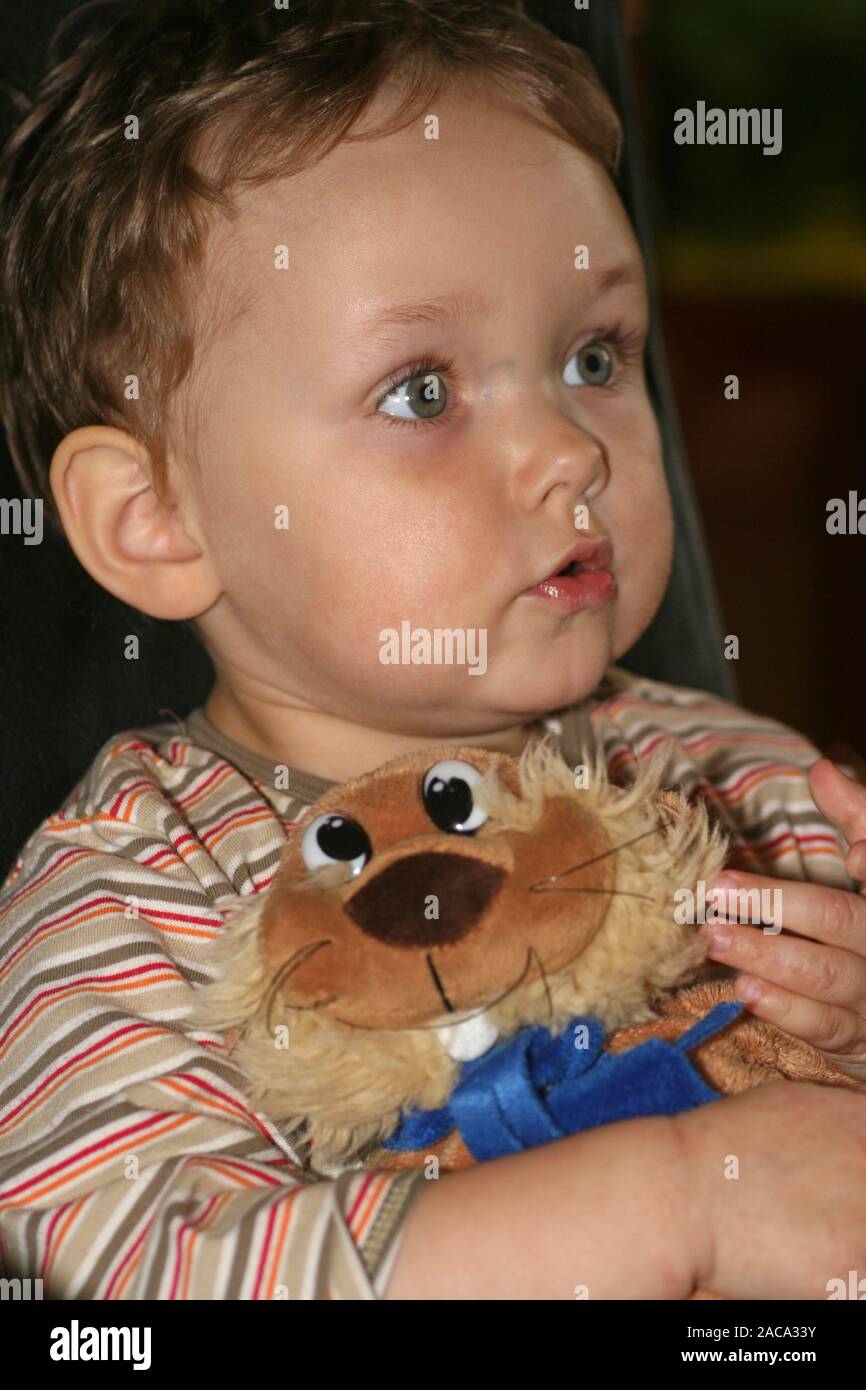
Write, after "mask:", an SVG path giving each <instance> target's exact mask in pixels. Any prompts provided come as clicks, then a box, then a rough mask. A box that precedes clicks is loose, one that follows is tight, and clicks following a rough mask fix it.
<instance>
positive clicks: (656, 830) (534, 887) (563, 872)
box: [529, 825, 663, 901]
mask: <svg viewBox="0 0 866 1390" xmlns="http://www.w3.org/2000/svg"><path fill="white" fill-rule="evenodd" d="M662 829H663V827H662V826H660V825H656V826H653V828H652V830H645V831H644V832H643V834H642V835H635V837H634V839H632V840H625V841H624V843H623V844H621V845H614V846H613V848H612V849H606V850H605V851H604V853H603V854H594V855H593V857H592V858H591V859H584V861H583V863H581V864H574V865H572V867H571V868H570V869H560V871H559V873H557V874H549V875H548V877H547V878H540V879H539V880H538V882H537V883H532V884H530V886H529V891H530V893H536V892H541V891H542V884H545V883H555V882H556V880H557V879H558V878H567V877H568V875H569V874H576V873H577V871H578V869H585V868H587V866H588V865H589V864H598V863H599V862H600V861H601V860H602V859H609V858H610V856H611V855H612V854H619V852H620V850H621V849H628V847H629V845H634V844H637V842H638V840H644V839H646V837H647V835H658V834H660V833H661V831H662ZM598 891H599V892H604V891H606V890H604V889H599V890H598ZM636 896H638V897H641V896H642V895H641V894H637V895H636ZM650 901H652V899H650Z"/></svg>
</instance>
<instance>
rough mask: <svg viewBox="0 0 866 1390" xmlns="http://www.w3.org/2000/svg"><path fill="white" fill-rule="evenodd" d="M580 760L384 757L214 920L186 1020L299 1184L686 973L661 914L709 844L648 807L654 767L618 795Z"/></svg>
mask: <svg viewBox="0 0 866 1390" xmlns="http://www.w3.org/2000/svg"><path fill="white" fill-rule="evenodd" d="M585 756H586V758H587V762H586V763H585V764H584V765H583V771H582V774H581V777H580V778H579V779H578V778H576V777H575V770H574V769H573V768H571V767H569V765H568V763H567V762H565V760H564V759H563V757H562V756H561V754H560V753H559V752H558V751H557V750H556V749H555V748H552V747H551V746H550V745H549V744H548V743H547V742H545V741H540V742H534V743H532V744H530V745H528V746H527V748H526V749H525V750H524V753H523V754H522V755H521V758H520V759H519V760H518V761H515V760H514V759H512V758H509V757H506V756H505V755H504V754H499V753H491V752H487V751H485V750H480V749H477V748H452V747H445V748H439V749H427V750H424V751H416V752H414V753H411V754H407V755H406V756H405V757H402V758H396V759H394V760H393V761H392V762H389V763H386V764H385V765H384V766H383V767H380V768H378V769H377V770H376V771H375V772H371V773H368V774H367V775H365V776H362V777H358V778H356V779H355V780H354V781H352V782H348V783H347V784H346V785H345V786H341V787H334V788H332V789H331V790H329V791H328V792H327V793H326V795H325V796H324V797H322V798H321V799H320V800H319V801H318V802H316V804H315V806H313V807H311V808H310V810H309V811H308V812H307V813H306V815H305V816H304V817H303V818H302V819H301V820H300V821H299V822H298V824H297V825H296V826H294V827H293V829H292V832H291V834H290V835H289V838H288V840H287V842H286V847H285V851H284V854H283V858H282V860H281V863H280V867H279V870H278V872H277V874H276V876H275V877H274V880H273V883H272V884H271V885H270V887H269V888H268V890H267V891H266V892H263V893H258V894H256V895H254V896H253V897H251V898H245V899H244V900H243V902H242V903H241V904H239V905H238V910H237V912H236V913H233V914H232V915H231V917H230V920H229V921H228V923H227V927H226V930H225V932H224V933H223V936H222V937H221V938H220V939H219V940H218V941H217V942H216V943H215V945H214V955H215V959H214V965H215V967H216V974H215V977H214V979H213V981H212V982H211V983H210V984H209V985H208V986H207V987H205V989H203V990H201V991H199V992H198V996H197V1004H196V1009H195V1013H196V1016H197V1019H198V1021H199V1022H201V1023H202V1024H203V1025H204V1026H209V1027H215V1028H217V1029H218V1030H219V1031H220V1032H222V1033H224V1034H226V1035H229V1033H231V1034H232V1041H231V1049H232V1055H233V1056H234V1057H235V1058H236V1060H237V1062H238V1064H239V1065H240V1067H241V1068H242V1070H243V1071H244V1073H245V1074H246V1077H247V1085H248V1087H249V1091H250V1095H251V1097H252V1098H253V1099H254V1100H255V1101H256V1103H257V1104H258V1105H260V1106H261V1108H262V1109H263V1110H265V1111H266V1112H267V1113H268V1114H270V1115H271V1116H273V1117H274V1118H275V1119H277V1120H280V1121H287V1122H289V1123H290V1124H291V1125H292V1127H293V1130H294V1129H295V1128H296V1127H298V1126H300V1127H301V1129H302V1131H303V1133H304V1134H305V1135H306V1136H307V1137H308V1138H309V1140H310V1142H311V1145H312V1149H313V1152H314V1162H315V1165H316V1166H317V1168H318V1170H319V1171H321V1172H327V1171H330V1170H331V1166H332V1165H334V1164H336V1165H338V1166H339V1164H342V1163H344V1162H345V1161H347V1160H349V1159H353V1158H354V1157H355V1156H357V1155H358V1154H361V1153H365V1152H369V1151H370V1145H371V1144H373V1143H375V1142H377V1141H381V1139H383V1138H385V1137H386V1136H387V1135H389V1134H390V1133H391V1132H392V1131H393V1129H394V1127H395V1126H396V1125H397V1123H398V1121H399V1118H400V1115H401V1114H405V1113H406V1112H407V1111H408V1110H412V1109H419V1108H420V1109H421V1110H430V1109H436V1108H437V1107H439V1106H441V1105H443V1104H444V1103H445V1101H446V1100H447V1099H448V1097H449V1096H450V1094H451V1091H452V1088H453V1086H454V1085H455V1082H456V1080H457V1077H458V1075H459V1073H460V1069H461V1066H462V1064H464V1063H467V1062H471V1061H472V1060H473V1059H475V1058H479V1057H482V1056H483V1055H484V1054H485V1053H486V1052H487V1051H488V1049H490V1048H491V1047H493V1046H494V1045H495V1044H496V1043H497V1042H499V1041H503V1042H504V1041H507V1040H508V1039H509V1038H511V1037H512V1036H513V1035H514V1034H515V1033H517V1032H518V1031H519V1030H520V1029H522V1028H524V1027H526V1026H530V1025H538V1024H541V1025H543V1026H544V1027H546V1028H547V1029H548V1030H549V1031H552V1032H555V1031H556V1030H561V1029H563V1028H565V1027H566V1026H567V1025H568V1023H569V1022H570V1021H571V1020H573V1019H575V1018H578V1017H581V1016H583V1017H585V1016H588V1015H589V1016H592V1017H594V1018H596V1019H598V1020H599V1022H600V1023H601V1024H602V1025H603V1026H604V1028H605V1029H608V1030H610V1029H614V1028H619V1027H622V1026H623V1025H626V1024H632V1023H637V1022H639V1021H641V1020H642V1019H647V1018H650V1017H652V1016H653V1009H652V1007H651V1001H652V999H653V998H654V997H657V996H658V995H659V994H660V993H661V992H663V991H665V990H668V989H670V988H671V987H672V986H674V985H675V984H677V983H679V982H680V981H681V980H682V979H684V978H685V977H686V975H687V974H688V973H689V971H690V970H692V969H693V968H694V967H695V966H696V965H697V964H698V963H699V962H700V961H702V960H703V957H704V954H705V944H704V942H703V938H700V937H698V936H697V935H696V934H695V932H694V930H693V928H691V927H689V926H688V925H685V924H683V922H682V920H681V919H678V916H677V914H676V912H675V910H674V909H675V903H674V898H673V895H674V893H675V891H676V889H678V888H682V887H691V886H693V885H694V884H695V883H696V881H698V880H700V879H702V878H703V879H705V880H706V881H707V882H710V881H712V880H713V879H714V878H715V876H716V874H717V873H718V870H719V868H720V867H721V863H722V860H723V858H724V836H723V835H722V833H721V832H720V831H719V830H718V828H717V827H711V826H710V825H709V823H708V817H707V812H706V808H705V807H703V806H702V805H697V806H694V807H689V805H688V804H687V803H686V802H685V801H684V800H683V798H682V797H681V796H679V795H678V794H677V793H674V792H669V791H665V790H663V787H662V780H661V779H662V776H663V772H664V764H665V760H666V758H667V753H666V752H665V750H664V748H661V747H660V748H658V749H656V750H655V751H654V752H653V753H652V754H651V755H650V756H649V757H648V758H647V759H645V760H643V761H642V762H641V763H640V764H639V765H638V767H637V768H636V770H635V775H634V777H633V778H632V779H631V780H630V781H629V783H628V785H627V786H626V787H620V786H617V785H615V784H614V783H612V782H611V781H610V780H609V778H608V775H607V768H606V763H605V758H604V753H603V750H602V749H601V748H600V747H596V746H595V745H593V746H591V747H589V748H587V749H586V752H585ZM584 774H585V775H584ZM234 1030H237V1032H235V1031H234Z"/></svg>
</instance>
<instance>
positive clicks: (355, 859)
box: [260, 748, 615, 1030]
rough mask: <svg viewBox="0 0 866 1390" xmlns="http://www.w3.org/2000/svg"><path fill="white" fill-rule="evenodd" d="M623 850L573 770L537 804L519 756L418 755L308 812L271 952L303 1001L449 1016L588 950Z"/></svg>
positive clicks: (320, 1008)
mask: <svg viewBox="0 0 866 1390" xmlns="http://www.w3.org/2000/svg"><path fill="white" fill-rule="evenodd" d="M563 766H564V765H563ZM485 774H486V775H485ZM569 775H570V773H569ZM569 791H570V794H568V792H569ZM612 849H613V846H612V844H611V839H610V835H609V833H608V830H607V829H606V827H605V825H604V823H603V822H602V821H601V820H600V819H599V817H597V816H594V815H593V814H592V812H591V811H590V809H589V805H588V802H587V803H584V802H583V801H582V800H581V797H580V793H579V792H577V793H576V792H575V790H574V786H573V781H572V785H571V787H570V788H568V789H566V787H565V786H564V785H563V786H562V788H561V794H559V795H557V794H553V795H551V794H550V793H549V791H548V793H547V794H546V795H545V797H544V799H543V801H542V802H540V803H538V804H536V805H535V806H533V807H530V805H529V803H528V801H527V799H526V798H525V797H524V795H523V793H522V789H521V782H520V779H519V777H518V773H517V764H516V763H514V762H513V760H512V759H510V758H508V757H505V756H504V755H500V754H495V753H488V752H485V751H483V750H479V749H474V748H459V749H454V748H447V749H441V750H433V751H432V752H428V753H426V754H424V755H419V754H418V753H413V754H411V755H408V756H407V757H405V758H401V759H395V760H394V761H392V762H390V763H388V764H387V765H386V766H385V767H384V768H382V769H380V770H379V771H378V772H376V773H373V774H371V775H369V776H367V777H364V778H358V779H356V781H355V782H351V783H349V784H347V785H346V786H342V787H335V788H333V789H331V790H330V791H329V792H328V793H327V794H326V795H325V796H324V797H323V798H322V799H321V800H320V801H318V802H317V803H316V805H315V806H314V807H312V808H311V809H310V811H308V813H307V814H306V816H305V817H304V818H303V819H302V820H301V821H299V823H298V825H297V826H296V827H295V828H294V830H293V832H292V835H291V838H290V841H289V843H288V845H287V849H286V855H285V858H284V860H283V863H282V864H281V867H280V870H279V873H278V874H277V877H276V878H275V880H274V883H273V885H272V887H271V889H270V890H269V893H268V896H267V902H266V905H265V907H264V909H263V912H262V917H261V923H260V933H261V935H260V940H261V950H262V956H263V959H264V961H265V963H266V965H267V968H268V970H269V972H270V973H271V976H272V978H274V979H275V980H276V979H279V989H280V994H281V996H282V999H283V1001H284V1003H285V1004H286V1005H288V1006H289V1007H290V1008H297V1009H311V1010H315V1011H316V1012H317V1014H319V1015H320V1016H327V1017H329V1018H332V1019H334V1020H336V1021H338V1022H340V1023H345V1024H349V1025H352V1026H353V1027H355V1028H367V1029H377V1030H387V1029H405V1028H407V1027H418V1026H419V1025H424V1024H430V1025H431V1026H432V1025H433V1024H434V1023H435V1024H437V1025H440V1026H441V1025H442V1024H444V1023H447V1022H448V1020H449V1019H451V1018H456V1017H458V1016H461V1015H465V1013H466V1011H469V1010H473V1009H479V1008H482V1009H485V1008H489V1007H490V1006H491V1005H493V1004H494V1003H495V1002H497V1001H499V1000H501V999H504V998H505V997H506V996H508V995H509V994H510V993H512V992H514V991H517V990H519V989H521V988H522V987H523V986H525V985H527V984H528V983H529V982H530V981H533V980H537V979H539V978H541V977H542V976H545V975H549V974H555V973H556V972H559V971H561V970H562V969H564V968H565V967H566V966H567V965H568V964H569V963H570V962H571V961H573V960H575V959H576V958H577V957H578V956H580V955H581V954H582V953H583V952H584V951H585V950H586V948H587V946H588V945H589V943H590V942H591V941H592V939H593V937H594V936H595V935H596V934H597V932H598V931H599V930H600V928H601V926H602V925H603V923H604V921H605V918H606V916H607V913H608V911H609V907H610V903H611V900H612V899H611V894H612V892H613V885H614V879H615V867H614V857H613V855H612V853H611V850H612Z"/></svg>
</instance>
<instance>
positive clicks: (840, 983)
mask: <svg viewBox="0 0 866 1390" xmlns="http://www.w3.org/2000/svg"><path fill="white" fill-rule="evenodd" d="M701 932H702V934H703V935H705V936H706V937H707V943H708V944H707V955H708V956H710V957H711V958H712V959H713V960H718V961H721V962H722V963H723V964H725V965H729V966H732V967H733V968H734V969H735V970H746V971H748V972H749V974H750V975H756V976H759V977H760V979H761V980H763V981H766V982H768V983H770V984H775V985H779V986H781V987H782V988H783V989H787V990H792V991H793V992H794V993H796V994H802V995H804V996H806V997H807V998H809V999H814V1000H818V1001H820V1002H822V1003H824V1004H838V1005H840V1006H841V1007H842V1008H845V1009H851V1010H853V1012H854V1013H855V1014H859V1015H860V1016H861V1019H862V1026H863V1031H864V1034H866V960H864V959H863V957H862V956H856V955H854V954H853V953H852V952H851V951H843V950H840V949H839V948H838V947H836V946H829V947H828V946H818V945H816V944H815V942H814V941H806V940H804V938H803V937H801V936H779V937H776V936H768V935H767V934H766V933H764V932H762V931H761V929H760V927H752V926H740V925H736V924H734V923H731V922H722V923H719V924H718V925H714V924H710V923H708V924H707V925H706V926H704V927H702V928H701Z"/></svg>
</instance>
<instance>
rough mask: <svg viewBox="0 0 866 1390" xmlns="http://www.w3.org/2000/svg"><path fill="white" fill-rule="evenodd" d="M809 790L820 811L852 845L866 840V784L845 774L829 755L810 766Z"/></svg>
mask: <svg viewBox="0 0 866 1390" xmlns="http://www.w3.org/2000/svg"><path fill="white" fill-rule="evenodd" d="M809 790H810V791H811V793H812V796H813V798H814V801H815V805H816V806H817V807H818V810H819V811H820V812H821V814H822V815H824V816H826V817H827V820H828V821H830V822H831V824H832V825H835V826H836V827H837V828H838V829H839V830H841V832H842V834H843V835H844V836H845V839H846V840H847V841H848V844H849V845H851V844H853V843H854V842H855V841H856V840H864V839H866V787H863V786H861V785H860V783H859V782H853V781H852V780H851V778H850V777H846V776H845V774H844V772H840V771H839V769H838V767H836V765H835V763H832V762H831V761H830V759H829V758H819V759H818V761H817V762H815V763H813V764H812V766H811V767H810V768H809Z"/></svg>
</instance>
